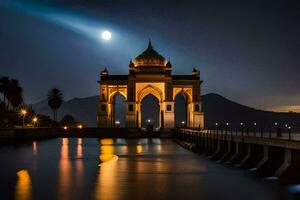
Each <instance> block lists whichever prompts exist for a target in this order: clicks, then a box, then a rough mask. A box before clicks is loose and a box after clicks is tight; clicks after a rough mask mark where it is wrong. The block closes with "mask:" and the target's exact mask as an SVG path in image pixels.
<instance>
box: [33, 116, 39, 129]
mask: <svg viewBox="0 0 300 200" xmlns="http://www.w3.org/2000/svg"><path fill="white" fill-rule="evenodd" d="M32 121H33V127H35V126H36V124H37V121H38V118H37V117H34V118H33V119H32Z"/></svg>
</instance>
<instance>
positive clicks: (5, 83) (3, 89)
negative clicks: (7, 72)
mask: <svg viewBox="0 0 300 200" xmlns="http://www.w3.org/2000/svg"><path fill="white" fill-rule="evenodd" d="M9 83H10V80H9V78H8V77H6V76H3V77H1V78H0V93H2V94H3V103H4V105H5V106H6V100H7V92H8V87H9Z"/></svg>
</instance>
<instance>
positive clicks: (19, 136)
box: [0, 128, 172, 142]
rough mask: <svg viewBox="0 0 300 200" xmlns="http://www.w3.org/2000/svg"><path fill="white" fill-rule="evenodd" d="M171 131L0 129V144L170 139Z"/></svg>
mask: <svg viewBox="0 0 300 200" xmlns="http://www.w3.org/2000/svg"><path fill="white" fill-rule="evenodd" d="M171 132H172V130H171V129H164V130H160V131H156V132H146V131H142V130H140V129H129V128H81V129H80V128H68V129H63V128H15V129H0V142H1V141H2V142H3V141H11V140H28V139H46V138H56V137H67V138H170V137H171Z"/></svg>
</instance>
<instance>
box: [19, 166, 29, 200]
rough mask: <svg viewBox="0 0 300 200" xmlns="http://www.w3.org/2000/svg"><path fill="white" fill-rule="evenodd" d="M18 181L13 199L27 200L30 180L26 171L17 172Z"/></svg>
mask: <svg viewBox="0 0 300 200" xmlns="http://www.w3.org/2000/svg"><path fill="white" fill-rule="evenodd" d="M17 176H18V180H17V184H16V188H15V199H17V200H27V199H28V200H29V199H32V196H31V179H30V175H29V173H28V171H27V170H20V171H18V172H17Z"/></svg>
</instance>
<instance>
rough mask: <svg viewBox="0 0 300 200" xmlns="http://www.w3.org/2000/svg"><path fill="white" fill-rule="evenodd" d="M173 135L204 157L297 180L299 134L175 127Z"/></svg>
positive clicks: (282, 178)
mask: <svg viewBox="0 0 300 200" xmlns="http://www.w3.org/2000/svg"><path fill="white" fill-rule="evenodd" d="M173 137H174V138H176V139H177V141H178V142H179V143H180V144H182V145H183V146H185V147H186V148H189V149H191V150H193V151H195V152H198V153H200V154H202V155H205V156H206V157H208V158H210V159H212V160H216V161H218V162H220V163H225V164H229V165H233V166H237V167H241V168H245V169H249V170H251V171H255V172H256V173H257V175H259V176H263V177H274V178H275V177H276V178H278V179H279V181H280V182H281V183H283V184H286V183H299V182H300V173H299V170H300V135H299V136H298V134H293V135H292V134H291V131H290V129H289V131H288V132H287V133H280V132H277V133H275V134H274V133H271V132H269V133H263V132H260V133H257V132H255V131H253V132H250V131H247V132H246V133H244V132H243V131H236V132H232V131H226V130H192V129H176V131H174V132H173Z"/></svg>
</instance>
